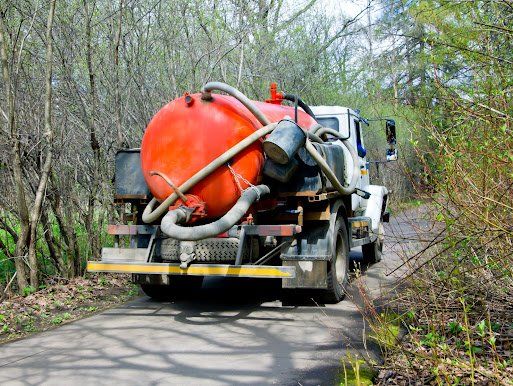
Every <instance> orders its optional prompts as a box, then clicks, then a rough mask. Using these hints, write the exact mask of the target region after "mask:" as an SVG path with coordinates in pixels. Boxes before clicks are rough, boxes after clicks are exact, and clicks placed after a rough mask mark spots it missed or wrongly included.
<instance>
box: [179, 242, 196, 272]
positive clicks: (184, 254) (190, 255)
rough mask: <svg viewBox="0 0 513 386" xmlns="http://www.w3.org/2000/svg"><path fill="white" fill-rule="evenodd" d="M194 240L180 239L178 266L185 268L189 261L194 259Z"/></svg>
mask: <svg viewBox="0 0 513 386" xmlns="http://www.w3.org/2000/svg"><path fill="white" fill-rule="evenodd" d="M195 247H196V243H195V242H194V241H182V242H181V243H180V268H181V269H187V268H188V267H189V265H191V263H192V262H193V261H194V260H196V253H195V252H194V249H195Z"/></svg>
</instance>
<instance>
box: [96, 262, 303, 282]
mask: <svg viewBox="0 0 513 386" xmlns="http://www.w3.org/2000/svg"><path fill="white" fill-rule="evenodd" d="M290 268H291V267H270V266H258V265H253V266H242V267H235V266H230V265H220V264H196V265H194V264H193V265H191V266H190V267H189V268H187V269H182V268H180V266H179V265H178V264H164V263H139V264H134V263H125V262H119V263H117V262H116V263H110V262H98V261H88V262H87V271H89V272H118V273H149V274H156V275H158V274H161V275H194V276H240V277H267V278H283V277H288V278H293V277H294V276H295V272H294V271H293V269H290Z"/></svg>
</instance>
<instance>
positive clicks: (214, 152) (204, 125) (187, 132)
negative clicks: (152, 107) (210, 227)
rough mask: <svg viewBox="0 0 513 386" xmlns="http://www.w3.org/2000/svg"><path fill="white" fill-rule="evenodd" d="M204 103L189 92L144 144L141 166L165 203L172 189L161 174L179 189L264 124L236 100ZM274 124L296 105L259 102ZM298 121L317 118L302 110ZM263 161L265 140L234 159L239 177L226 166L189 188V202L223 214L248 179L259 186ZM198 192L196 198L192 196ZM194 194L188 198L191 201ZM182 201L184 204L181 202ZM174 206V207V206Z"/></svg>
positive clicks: (163, 113)
mask: <svg viewBox="0 0 513 386" xmlns="http://www.w3.org/2000/svg"><path fill="white" fill-rule="evenodd" d="M212 96H213V100H211V101H204V100H202V99H201V94H192V95H187V94H186V95H185V96H184V97H181V98H177V99H175V100H173V101H172V102H170V103H168V104H167V105H165V106H164V107H163V108H162V109H161V110H160V111H159V112H157V114H155V116H154V117H153V119H152V120H151V121H150V123H149V124H148V127H147V128H146V131H145V133H144V136H143V140H142V144H141V166H142V171H143V173H144V178H145V180H146V183H147V184H148V187H149V189H150V191H151V193H152V194H153V196H154V197H155V198H156V199H157V200H159V201H162V200H164V199H165V198H166V197H168V196H169V195H170V194H171V193H172V192H173V188H171V186H170V185H169V184H168V183H167V182H166V181H165V180H164V179H163V178H162V177H161V176H159V175H152V172H159V173H161V174H162V175H165V176H167V177H168V178H169V180H170V182H172V184H173V185H174V186H176V187H178V186H180V185H181V184H182V183H184V182H185V181H186V180H187V179H189V178H190V177H191V176H193V175H194V174H195V173H196V172H198V171H199V170H200V169H202V168H203V167H204V166H206V165H207V164H208V163H210V162H211V161H213V160H214V159H215V158H217V157H218V156H220V155H221V154H222V153H224V152H225V151H226V150H228V149H229V148H231V147H232V146H234V145H235V144H237V143H238V142H240V141H241V140H242V139H244V138H245V137H247V136H248V135H250V134H251V133H252V132H254V131H255V130H257V129H259V128H260V127H262V124H261V123H260V122H258V120H257V119H256V118H255V117H254V116H253V115H252V114H251V113H250V112H249V111H248V110H247V109H246V108H245V107H244V106H243V105H242V104H241V103H240V102H239V101H238V100H236V99H235V98H233V97H230V96H226V95H220V94H212ZM255 104H256V105H257V107H258V108H259V109H260V110H261V111H262V112H263V113H264V114H265V115H266V116H267V118H268V119H269V120H270V121H271V122H276V121H279V120H281V119H283V118H284V117H286V116H288V117H289V118H293V117H294V108H293V107H290V106H283V105H279V104H273V103H264V102H255ZM298 123H299V125H300V126H301V127H303V128H305V129H308V128H310V127H312V126H313V125H314V124H315V121H314V120H313V119H312V118H311V117H310V116H309V115H308V114H306V113H305V112H303V111H301V110H300V111H298ZM263 164H264V153H263V151H262V141H257V142H255V143H254V144H253V145H251V146H250V147H248V148H246V149H245V150H244V151H242V152H241V153H239V154H238V155H237V156H235V157H234V159H233V160H232V162H231V163H230V166H231V168H232V169H233V171H234V172H235V174H236V175H239V176H241V177H242V178H240V177H238V176H234V173H233V172H232V171H231V170H230V169H229V168H228V166H222V167H220V168H219V169H217V170H216V171H215V172H214V173H212V174H211V175H209V176H208V177H206V178H205V179H204V180H203V181H201V182H200V183H198V184H197V185H196V186H194V188H192V189H191V190H190V191H188V192H186V197H187V198H188V200H187V203H188V204H190V203H191V202H192V203H198V202H203V203H202V204H201V205H200V206H204V208H202V209H204V210H205V215H206V217H208V218H215V217H219V216H222V215H224V214H225V213H226V212H227V211H228V210H229V209H230V208H231V207H232V206H233V205H234V204H235V202H236V201H237V199H238V198H239V197H240V194H241V192H240V188H239V186H238V184H237V183H236V179H237V180H238V182H239V185H240V186H241V187H242V189H245V188H247V187H248V184H247V183H246V182H244V180H247V181H249V182H250V183H251V184H255V185H256V184H258V183H260V180H261V171H262V167H263ZM193 196H195V197H193ZM189 198H190V200H189ZM176 204H178V205H181V204H183V202H182V201H181V200H178V201H177V203H176ZM174 206H176V205H174Z"/></svg>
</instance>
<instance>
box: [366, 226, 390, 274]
mask: <svg viewBox="0 0 513 386" xmlns="http://www.w3.org/2000/svg"><path fill="white" fill-rule="evenodd" d="M384 237H385V231H384V229H383V223H382V222H380V223H379V225H378V238H377V239H376V241H374V242H373V243H370V244H365V245H362V254H363V262H364V263H366V264H374V263H378V262H380V261H381V257H382V255H383V239H384Z"/></svg>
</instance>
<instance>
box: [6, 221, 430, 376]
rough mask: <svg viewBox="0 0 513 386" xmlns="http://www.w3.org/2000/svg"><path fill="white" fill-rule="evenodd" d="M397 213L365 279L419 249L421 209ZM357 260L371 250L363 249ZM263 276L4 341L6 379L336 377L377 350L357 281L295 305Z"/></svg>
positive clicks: (373, 281) (375, 282)
mask: <svg viewBox="0 0 513 386" xmlns="http://www.w3.org/2000/svg"><path fill="white" fill-rule="evenodd" d="M415 217H416V218H415V219H414V221H413V222H412V221H408V220H407V219H406V218H405V217H399V218H395V219H392V222H391V223H390V224H388V225H387V227H386V231H387V237H388V241H387V244H386V247H385V256H384V259H383V261H382V262H381V263H378V264H375V265H373V266H371V267H368V269H367V270H366V272H365V274H364V276H363V282H364V284H365V286H367V287H368V288H369V290H370V291H371V293H372V294H373V296H377V295H379V293H381V292H382V291H383V290H385V289H387V288H390V286H391V284H393V283H394V281H395V277H394V276H393V275H391V276H387V275H386V274H387V273H388V272H390V271H391V270H392V269H393V268H395V267H397V266H398V265H400V263H401V258H400V255H401V253H403V252H408V250H413V249H414V248H417V242H416V241H415V239H416V238H417V237H418V236H417V228H425V227H426V226H427V223H426V222H424V221H422V220H420V216H415ZM352 256H353V257H354V258H355V259H359V258H360V257H361V253H360V252H358V251H353V252H352ZM264 284H265V283H263V282H262V281H256V282H247V281H241V280H211V281H210V282H209V283H207V285H206V286H205V288H203V289H202V290H201V292H199V293H197V294H195V295H194V296H191V297H190V298H188V299H184V300H181V301H179V302H176V303H157V302H154V301H152V300H150V299H148V298H146V297H142V298H140V299H138V300H135V301H133V302H130V303H127V304H124V305H122V306H120V307H118V308H115V309H111V310H108V311H106V312H103V313H102V314H99V315H96V316H93V317H90V318H87V319H83V320H80V321H77V322H74V323H71V324H68V325H65V326H63V327H61V328H58V329H55V330H52V331H48V332H45V333H41V334H38V335H35V336H33V337H31V338H28V339H25V340H21V341H17V342H13V343H9V344H5V345H3V346H1V347H0V384H51V385H56V384H62V385H74V384H84V385H90V384H94V385H103V384H105V385H107V384H109V385H110V384H130V385H132V384H133V385H148V384H173V385H185V384H192V385H231V384H246V385H264V384H281V385H318V384H326V385H332V384H334V383H335V382H336V380H337V378H338V375H339V372H340V363H341V362H340V361H341V358H342V357H343V356H344V355H345V354H346V353H347V352H352V353H353V354H355V353H358V354H359V355H370V356H373V355H375V354H376V353H377V351H376V348H375V347H373V345H372V343H371V342H369V341H366V340H365V339H363V337H364V336H365V329H364V321H363V318H362V316H361V314H360V311H359V306H358V305H357V303H358V301H354V300H355V299H356V298H357V296H352V295H355V294H356V293H357V292H358V291H357V290H356V288H355V287H356V286H355V285H354V284H353V285H352V287H351V288H350V290H349V292H350V293H349V296H348V297H347V298H346V300H344V301H342V302H340V303H339V304H337V305H326V306H324V305H315V304H305V305H304V306H294V307H288V306H283V305H282V304H281V302H280V301H279V300H278V299H277V296H276V295H277V293H278V291H277V288H273V286H272V285H269V283H267V285H264Z"/></svg>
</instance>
